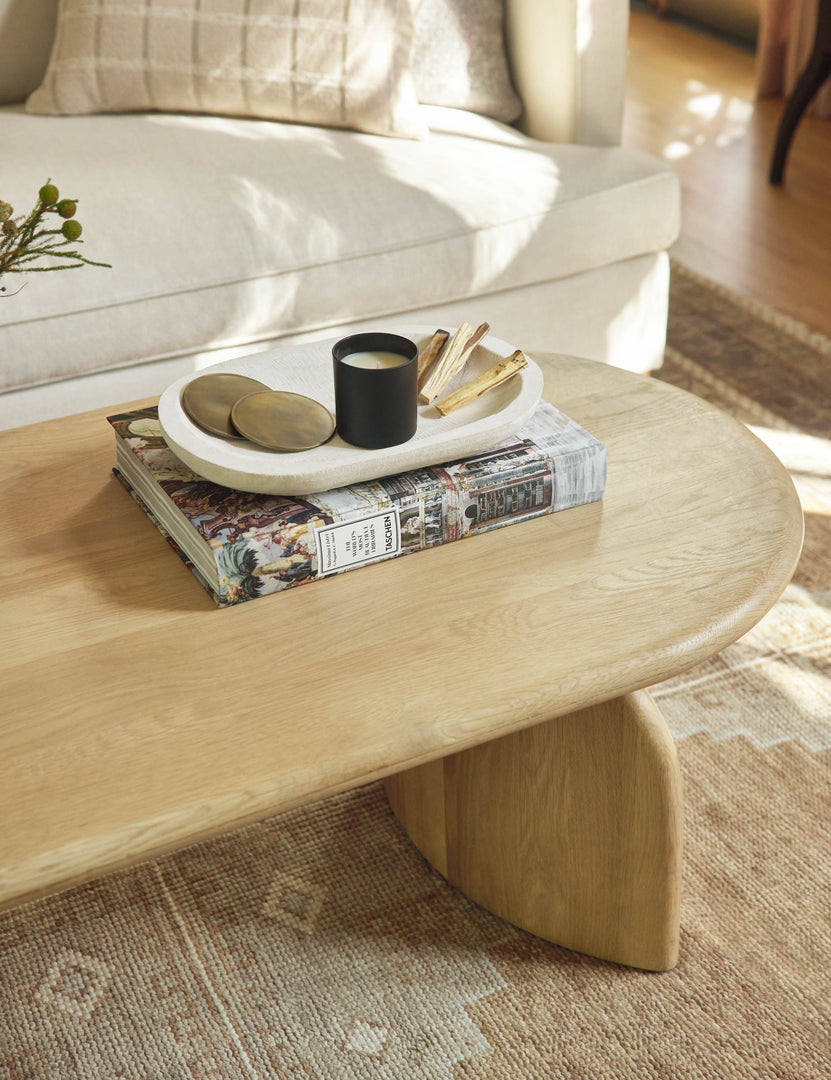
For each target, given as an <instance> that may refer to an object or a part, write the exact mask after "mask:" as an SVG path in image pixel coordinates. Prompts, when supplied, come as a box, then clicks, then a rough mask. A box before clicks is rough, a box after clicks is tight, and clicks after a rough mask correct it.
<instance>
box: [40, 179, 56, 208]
mask: <svg viewBox="0 0 831 1080" xmlns="http://www.w3.org/2000/svg"><path fill="white" fill-rule="evenodd" d="M38 195H39V196H40V201H41V202H42V203H43V205H44V206H52V205H53V204H54V203H56V202H57V201H58V198H59V196H60V192H59V191H58V189H57V188H56V187H55V185H54V184H44V185H43V187H42V188H41V189H40V191H39V192H38Z"/></svg>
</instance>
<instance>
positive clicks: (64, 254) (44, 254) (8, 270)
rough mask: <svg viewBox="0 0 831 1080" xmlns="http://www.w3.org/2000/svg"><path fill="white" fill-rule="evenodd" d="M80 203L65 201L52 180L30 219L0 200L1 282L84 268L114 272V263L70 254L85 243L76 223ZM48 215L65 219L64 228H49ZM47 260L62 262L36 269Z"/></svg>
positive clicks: (44, 188) (45, 187)
mask: <svg viewBox="0 0 831 1080" xmlns="http://www.w3.org/2000/svg"><path fill="white" fill-rule="evenodd" d="M77 203H78V200H77V199H61V198H60V194H59V192H58V189H57V188H56V187H55V185H54V184H53V183H52V182H51V181H49V180H47V182H46V183H45V184H44V185H43V187H42V188H41V189H40V191H39V192H38V199H37V202H36V203H35V205H34V207H33V208H32V210H31V211H30V212H29V213H28V214H27V215H26V217H23V216H22V215H20V216H19V217H14V216H13V214H14V209H13V207H12V206H10V204H9V203H7V202H3V201H2V200H0V278H2V277H3V275H4V274H29V273H32V274H33V273H45V272H48V271H51V270H77V269H79V268H80V267H81V266H102V267H107V268H109V269H111V264H110V263H105V262H96V261H95V260H94V259H88V258H86V256H84V255H82V254H81V253H80V251H76V250H74V249H70V250H66V249H68V248H70V245H72V244H82V243H83V240H81V239H79V238H80V235H81V232H82V229H81V225H80V224H79V223H78V222H77V221H76V220H74V219H75V211H76V209H77ZM47 214H57V216H58V217H59V218H62V219H63V224H62V225H61V226H60V228H57V229H52V228H47V227H46V225H47V224H48V223H47V222H46V221H45V217H46V215H47ZM58 236H61V237H63V239H62V240H58V241H57V242H56V241H54V240H52V239H51V237H58ZM44 258H46V259H54V260H58V261H57V262H56V263H55V265H52V266H33V265H32V263H34V262H37V261H39V260H41V259H44ZM61 260H64V261H61ZM5 291H6V290H5V286H2V285H0V292H5ZM18 291H19V290H18Z"/></svg>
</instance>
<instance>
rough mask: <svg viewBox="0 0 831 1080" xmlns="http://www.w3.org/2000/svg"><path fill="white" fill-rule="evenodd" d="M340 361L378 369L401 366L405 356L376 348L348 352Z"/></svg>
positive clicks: (405, 360) (353, 365)
mask: <svg viewBox="0 0 831 1080" xmlns="http://www.w3.org/2000/svg"><path fill="white" fill-rule="evenodd" d="M341 363H343V364H350V365H351V366H352V367H359V368H375V369H380V368H391V367H401V365H402V364H406V363H407V357H406V356H402V355H401V353H394V352H382V351H381V350H377V351H373V352H356V353H350V354H349V355H348V356H344V357H343V359H342V361H341Z"/></svg>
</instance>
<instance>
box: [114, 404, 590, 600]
mask: <svg viewBox="0 0 831 1080" xmlns="http://www.w3.org/2000/svg"><path fill="white" fill-rule="evenodd" d="M108 419H109V422H110V423H111V424H112V426H113V428H114V430H115V433H116V443H117V449H118V463H117V467H116V469H115V472H116V474H117V475H118V477H119V479H120V480H121V481H122V483H124V485H125V486H126V487H127V489H128V490H129V491H130V492H131V494H133V496H134V498H135V499H136V501H137V502H138V504H139V505H140V506H141V507H142V509H144V510H145V512H146V513H147V514H148V516H149V517H150V519H151V520H152V521H153V523H154V524H155V525H156V527H157V528H158V529H159V530H160V531H161V532H162V533H163V534H164V535H165V536H166V537H167V538H168V540H169V541H170V542H171V544H172V546H173V547H174V550H176V551H177V553H178V554H179V555H180V557H181V558H182V559H183V560H184V561H185V563H186V564H187V565H188V566H189V567H190V568H191V570H193V572H194V573H195V575H196V576H197V578H198V579H199V580H200V581H201V583H202V584H203V585H205V587H206V588H207V589H208V590H209V592H210V593H211V594H212V596H213V598H214V600H215V601H216V603H217V604H218V605H219V606H225V605H228V604H236V603H240V602H241V601H244V600H251V599H254V598H255V597H259V596H266V595H268V594H269V593H275V592H279V591H281V590H283V589H286V588H291V587H293V586H295V585H302V584H305V583H307V582H311V581H314V580H315V579H317V578H320V577H326V576H329V575H330V574H337V573H343V572H345V571H347V570H351V569H353V568H356V567H359V566H364V565H366V564H368V563H372V562H377V561H379V560H381V559H387V558H395V557H397V556H399V555H407V554H410V553H412V552H415V551H420V550H422V549H423V548H428V547H435V546H436V545H438V544H445V543H450V542H452V541H454V540H459V539H462V538H463V537H468V536H472V535H474V534H475V533H478V532H486V531H489V530H491V529H497V528H501V527H502V526H505V525H508V524H512V523H515V522H520V521H523V520H526V519H528V518H532V517H537V516H539V515H541V514H549V513H553V512H555V511H559V510H565V509H569V508H571V507H574V506H579V505H581V504H583V503H588V502H595V501H597V500H599V499H601V498H602V497H603V492H604V489H605V484H606V451H605V447H604V446H603V444H602V443H600V442H598V440H597V439H595V438H594V437H593V436H591V435H590V434H589V433H588V432H586V431H584V430H583V429H582V428H581V427H580V426H579V425H577V424H576V423H574V421H572V420H570V419H569V418H568V417H567V416H566V415H565V414H564V413H562V412H560V411H559V410H558V409H555V408H554V407H553V406H552V405H549V404H548V403H546V402H541V403H540V405H539V406H538V407H537V410H536V411H535V413H534V415H533V416H532V417H531V419H530V421H529V422H528V423H527V424H526V425H525V426H524V427H523V429H522V430H521V431H519V432H518V433H517V434H516V435H515V436H514V437H512V438H511V439H508V440H506V441H504V442H503V443H502V444H500V445H499V446H497V447H494V449H492V450H489V451H486V452H485V453H480V454H476V455H474V456H472V457H469V458H466V459H464V460H460V461H453V462H447V463H443V464H440V465H432V466H429V467H426V468H420V469H414V470H412V471H410V472H406V473H402V474H400V475H398V476H387V477H381V478H379V479H378V480H373V481H367V482H363V483H360V484H355V485H353V486H350V487H342V488H335V489H332V490H330V491H325V492H320V493H319V494H316V495H313V496H308V497H305V498H299V497H294V496H286V497H283V496H277V495H259V494H253V493H251V492H242V491H233V490H231V489H230V488H225V487H221V486H219V485H218V484H214V483H211V482H210V481H208V480H204V479H202V478H201V477H199V476H197V475H196V474H195V473H193V472H192V471H191V470H190V469H189V468H188V467H187V466H186V465H184V464H183V463H182V462H181V461H180V460H179V459H178V458H177V457H176V456H175V454H174V453H173V452H172V451H171V450H170V448H169V447H168V446H167V444H166V443H165V441H164V437H163V434H162V430H161V427H160V425H159V422H158V413H157V410H156V409H154V408H153V409H145V410H142V411H140V412H130V413H122V414H119V415H117V416H111V417H109V418H108Z"/></svg>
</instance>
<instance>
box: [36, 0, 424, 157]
mask: <svg viewBox="0 0 831 1080" xmlns="http://www.w3.org/2000/svg"><path fill="white" fill-rule="evenodd" d="M411 52H412V12H411V8H410V0H350V3H349V4H347V5H346V6H344V4H343V0H291V3H289V2H287V0H256V2H255V3H253V4H252V3H251V2H250V0H212V2H211V3H204V4H190V5H188V4H184V3H178V4H172V3H171V4H159V5H155V6H148V5H147V4H146V2H145V0H99V2H98V3H96V4H90V3H89V2H88V0H60V6H59V9H58V26H57V32H56V35H55V42H54V45H53V49H52V55H51V57H50V60H49V66H48V68H47V71H46V75H45V76H44V79H43V82H42V83H41V85H40V86H39V87H38V88H37V90H35V91H34V93H33V94H32V95H31V96H30V97H29V99H28V103H27V109H28V111H29V112H33V113H48V114H61V113H63V114H79V113H95V112H123V111H128V110H129V111H133V110H145V109H158V110H162V111H176V112H182V111H187V112H205V113H216V114H224V115H234V116H253V117H260V118H266V119H272V120H274V119H276V120H292V121H298V122H302V123H307V124H327V125H335V126H338V127H352V128H357V129H359V130H362V131H372V132H376V133H378V134H382V135H402V136H408V137H421V136H422V135H423V134H424V133H425V132H424V128H423V125H422V123H421V122H420V116H419V112H418V101H417V98H416V94H415V84H414V82H413V78H412V72H411V70H410V57H411Z"/></svg>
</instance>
